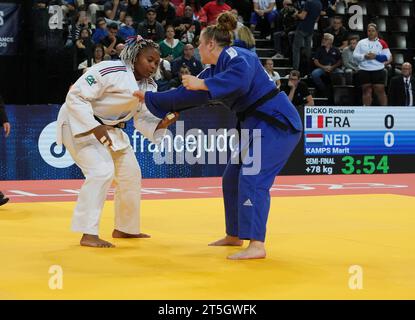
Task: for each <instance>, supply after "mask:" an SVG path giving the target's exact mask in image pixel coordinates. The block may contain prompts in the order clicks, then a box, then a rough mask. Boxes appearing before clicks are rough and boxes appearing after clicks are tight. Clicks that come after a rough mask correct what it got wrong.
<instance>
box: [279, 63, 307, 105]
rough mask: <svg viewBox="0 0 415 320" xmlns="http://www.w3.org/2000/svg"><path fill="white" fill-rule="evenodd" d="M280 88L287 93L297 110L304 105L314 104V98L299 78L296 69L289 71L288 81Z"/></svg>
mask: <svg viewBox="0 0 415 320" xmlns="http://www.w3.org/2000/svg"><path fill="white" fill-rule="evenodd" d="M281 90H282V91H284V92H285V93H286V94H287V95H288V98H289V99H290V101H291V102H292V103H293V105H295V106H296V107H297V108H298V109H299V110H301V109H302V107H304V106H314V100H313V97H312V96H311V94H310V91H309V90H308V86H307V84H306V83H305V82H304V81H301V80H300V72H299V71H297V70H292V71H291V72H290V75H289V77H288V83H287V84H286V85H282V86H281Z"/></svg>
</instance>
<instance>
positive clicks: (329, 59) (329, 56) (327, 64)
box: [311, 33, 342, 97]
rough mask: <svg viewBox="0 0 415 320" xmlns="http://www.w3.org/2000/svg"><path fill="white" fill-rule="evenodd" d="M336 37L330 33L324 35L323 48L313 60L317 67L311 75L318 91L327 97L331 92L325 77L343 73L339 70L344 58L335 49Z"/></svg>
mask: <svg viewBox="0 0 415 320" xmlns="http://www.w3.org/2000/svg"><path fill="white" fill-rule="evenodd" d="M333 41H334V36H333V35H332V34H330V33H325V34H324V35H323V40H322V41H321V47H320V48H319V49H318V50H317V52H316V53H315V56H314V58H313V61H314V65H315V66H316V67H317V68H316V69H314V70H313V72H312V73H311V78H312V79H313V81H314V83H315V84H316V87H317V89H318V90H319V91H320V92H321V93H323V94H324V95H325V96H327V97H328V96H329V90H328V88H327V87H326V85H325V84H324V81H323V79H322V77H323V76H329V77H328V78H329V79H330V75H331V74H332V73H342V70H341V69H339V68H340V66H341V65H342V58H341V54H340V51H339V49H337V48H335V47H333Z"/></svg>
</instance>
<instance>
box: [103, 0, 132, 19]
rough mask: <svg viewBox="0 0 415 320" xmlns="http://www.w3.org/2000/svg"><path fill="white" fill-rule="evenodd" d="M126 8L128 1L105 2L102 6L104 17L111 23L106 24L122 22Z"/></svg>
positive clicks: (111, 0)
mask: <svg viewBox="0 0 415 320" xmlns="http://www.w3.org/2000/svg"><path fill="white" fill-rule="evenodd" d="M127 7H128V1H125V0H121V1H120V0H110V1H107V2H105V5H104V12H105V17H106V18H107V19H109V20H111V21H107V23H112V22H119V21H121V22H124V18H125V16H126V14H127Z"/></svg>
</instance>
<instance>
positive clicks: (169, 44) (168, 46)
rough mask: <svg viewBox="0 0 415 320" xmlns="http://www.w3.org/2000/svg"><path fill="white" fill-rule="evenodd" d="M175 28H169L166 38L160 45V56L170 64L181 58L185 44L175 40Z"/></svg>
mask: <svg viewBox="0 0 415 320" xmlns="http://www.w3.org/2000/svg"><path fill="white" fill-rule="evenodd" d="M174 34H175V33H174V27H173V26H167V28H166V38H165V39H164V40H163V41H161V42H160V43H159V45H160V56H161V57H162V58H164V59H166V60H167V61H169V62H172V61H173V60H174V59H176V58H178V57H180V56H181V55H182V54H183V48H184V44H183V43H182V42H181V41H179V40H178V39H175V38H174Z"/></svg>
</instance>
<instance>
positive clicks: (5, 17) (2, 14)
mask: <svg viewBox="0 0 415 320" xmlns="http://www.w3.org/2000/svg"><path fill="white" fill-rule="evenodd" d="M19 28H20V5H19V4H16V3H0V55H3V56H11V55H15V54H17V46H18V41H19Z"/></svg>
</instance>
